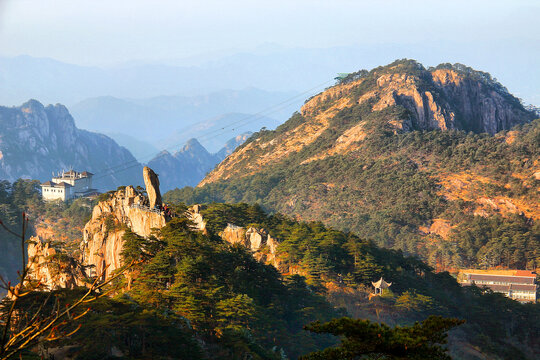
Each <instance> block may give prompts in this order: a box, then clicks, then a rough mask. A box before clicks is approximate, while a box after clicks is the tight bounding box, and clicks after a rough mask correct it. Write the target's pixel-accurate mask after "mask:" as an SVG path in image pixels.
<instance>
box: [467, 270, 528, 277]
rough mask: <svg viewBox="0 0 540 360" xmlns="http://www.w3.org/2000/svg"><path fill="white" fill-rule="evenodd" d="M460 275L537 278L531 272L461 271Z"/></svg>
mask: <svg viewBox="0 0 540 360" xmlns="http://www.w3.org/2000/svg"><path fill="white" fill-rule="evenodd" d="M459 273H460V274H479V275H500V276H526V277H533V278H536V273H535V272H534V271H531V270H481V269H461V270H459Z"/></svg>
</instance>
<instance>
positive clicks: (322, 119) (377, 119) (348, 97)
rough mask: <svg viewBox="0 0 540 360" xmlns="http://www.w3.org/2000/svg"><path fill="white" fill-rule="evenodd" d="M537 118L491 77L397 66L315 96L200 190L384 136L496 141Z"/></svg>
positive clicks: (353, 77)
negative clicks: (440, 134)
mask: <svg viewBox="0 0 540 360" xmlns="http://www.w3.org/2000/svg"><path fill="white" fill-rule="evenodd" d="M534 118H535V114H534V113H533V112H531V111H528V110H527V109H525V108H524V107H523V106H522V104H521V103H520V101H519V99H517V98H516V97H514V96H512V95H511V94H510V93H508V91H507V90H506V88H505V87H504V86H502V85H501V84H500V83H498V82H497V80H496V79H493V78H492V77H491V75H489V74H488V73H484V72H481V71H476V70H474V69H471V68H469V67H467V66H465V65H462V64H453V65H452V64H441V65H439V66H437V67H434V68H429V69H426V68H425V67H424V66H423V65H421V64H420V63H418V62H416V61H414V60H408V59H404V60H398V61H395V62H393V63H391V64H389V65H387V66H381V67H378V68H375V69H373V70H371V71H367V70H360V71H358V72H356V73H352V74H349V75H348V76H347V77H345V78H344V79H342V80H340V81H339V82H338V83H337V84H336V85H335V86H332V87H331V88H329V89H326V90H325V91H323V92H322V93H320V94H318V95H316V96H313V97H312V98H310V99H309V100H308V101H306V103H305V104H304V106H303V107H302V108H301V111H300V113H299V114H296V115H294V116H293V117H292V118H291V119H290V120H289V121H287V122H286V123H285V124H283V125H282V126H280V127H279V128H278V129H276V130H275V131H270V132H261V133H258V134H255V135H254V136H253V137H251V138H250V140H249V141H248V142H247V143H246V144H245V145H244V146H242V147H240V148H239V149H238V150H237V151H235V152H234V153H233V154H231V155H230V156H229V157H228V158H227V159H225V160H224V161H223V162H222V163H221V164H220V165H219V166H218V167H216V168H215V169H214V170H213V171H212V172H211V173H210V174H209V175H208V176H207V177H206V178H205V179H204V180H203V181H202V182H201V183H200V186H202V185H204V184H207V183H211V182H215V181H218V180H223V179H229V178H231V177H234V176H240V177H242V176H246V175H250V174H253V173H255V172H258V171H260V170H261V169H263V168H265V167H267V166H269V165H270V164H275V163H277V162H280V161H283V160H284V159H285V158H287V157H289V156H291V155H293V154H299V153H301V152H302V153H305V155H300V156H305V158H304V159H303V161H304V162H303V163H306V162H310V161H313V160H316V159H322V158H325V157H327V156H331V155H336V154H345V153H348V152H351V151H355V150H358V149H359V146H360V144H361V143H362V142H364V140H365V139H366V137H369V136H371V135H373V134H375V133H378V132H379V131H383V132H389V133H392V132H393V133H403V132H410V131H433V130H442V131H446V130H463V131H467V132H469V131H471V132H475V133H488V134H491V135H494V134H495V133H497V132H499V131H502V130H509V129H510V128H512V127H513V126H515V125H518V124H524V123H527V122H529V121H531V120H532V119H534ZM338 119H339V120H338ZM308 149H309V150H308ZM255 154H256V155H255ZM308 154H309V156H308ZM237 164H244V165H242V166H237ZM246 164H247V165H246Z"/></svg>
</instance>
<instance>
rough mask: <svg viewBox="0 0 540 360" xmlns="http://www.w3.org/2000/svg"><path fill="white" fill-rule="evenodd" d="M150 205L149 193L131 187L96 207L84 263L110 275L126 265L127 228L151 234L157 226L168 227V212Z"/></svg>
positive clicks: (85, 241)
mask: <svg viewBox="0 0 540 360" xmlns="http://www.w3.org/2000/svg"><path fill="white" fill-rule="evenodd" d="M157 190H158V191H159V188H158V189H157ZM149 205H150V203H149V200H148V198H147V197H146V196H144V195H143V194H141V193H140V192H138V191H137V190H135V189H134V188H133V187H132V186H128V187H126V188H125V189H123V190H119V191H116V192H115V193H114V194H112V196H111V197H110V198H109V199H107V200H105V201H100V202H99V203H98V204H97V205H96V206H95V207H94V210H93V212H92V218H91V219H90V221H89V222H88V223H87V224H86V226H85V227H84V230H83V241H82V242H81V245H80V248H81V253H82V255H81V262H82V263H83V264H84V265H91V266H93V267H92V269H91V273H92V275H96V274H103V276H104V277H105V278H107V277H109V276H110V274H111V273H112V272H113V271H114V270H116V269H118V268H119V267H121V266H122V265H123V262H122V257H121V253H122V249H123V244H124V240H123V235H124V233H125V232H126V229H127V228H129V229H131V231H133V232H134V233H136V234H138V235H140V236H143V237H148V236H150V235H151V233H152V231H153V229H160V228H162V227H163V226H165V224H166V218H165V215H164V214H163V213H162V212H159V211H150V210H151V208H150V207H149Z"/></svg>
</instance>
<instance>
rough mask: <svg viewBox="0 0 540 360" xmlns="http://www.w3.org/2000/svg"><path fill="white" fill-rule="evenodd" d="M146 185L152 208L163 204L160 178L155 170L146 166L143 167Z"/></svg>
mask: <svg viewBox="0 0 540 360" xmlns="http://www.w3.org/2000/svg"><path fill="white" fill-rule="evenodd" d="M143 179H144V185H145V186H146V193H147V194H148V200H149V201H150V208H152V209H153V208H155V207H156V206H158V207H159V206H161V204H162V201H161V193H160V191H159V178H158V175H157V174H156V173H155V172H154V170H152V169H150V168H149V167H148V166H145V167H144V169H143Z"/></svg>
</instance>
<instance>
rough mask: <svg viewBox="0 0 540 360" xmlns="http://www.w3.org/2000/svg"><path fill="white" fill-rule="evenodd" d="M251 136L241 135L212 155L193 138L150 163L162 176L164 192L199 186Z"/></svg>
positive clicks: (160, 177) (247, 134) (249, 134)
mask: <svg viewBox="0 0 540 360" xmlns="http://www.w3.org/2000/svg"><path fill="white" fill-rule="evenodd" d="M250 136H251V133H244V134H241V135H238V136H236V137H234V138H232V139H230V140H229V141H228V142H227V143H226V144H225V146H224V147H223V148H222V149H220V150H219V151H218V152H216V153H214V154H211V153H210V152H208V151H207V150H206V149H205V147H204V146H202V145H201V144H200V143H199V141H197V140H196V139H190V140H188V142H187V143H186V145H184V147H182V149H180V150H179V151H177V152H175V153H174V154H171V153H170V152H168V151H167V150H164V151H162V152H161V153H159V154H158V155H157V156H156V157H155V158H153V159H152V160H150V161H149V162H148V166H149V167H150V168H152V169H153V170H154V171H156V172H157V173H158V174H159V181H160V188H161V190H162V191H168V190H173V189H176V188H182V187H184V186H195V185H197V184H198V183H199V182H200V181H201V180H202V179H203V178H204V177H205V176H206V174H207V173H208V172H210V171H211V170H212V169H213V168H214V167H215V166H216V165H217V164H219V163H220V162H221V161H223V159H225V158H226V157H227V156H228V155H230V154H231V153H232V152H233V151H234V150H235V149H236V148H237V147H238V146H240V145H241V144H243V143H244V142H245V141H246V140H247V139H248V138H249V137H250Z"/></svg>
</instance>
